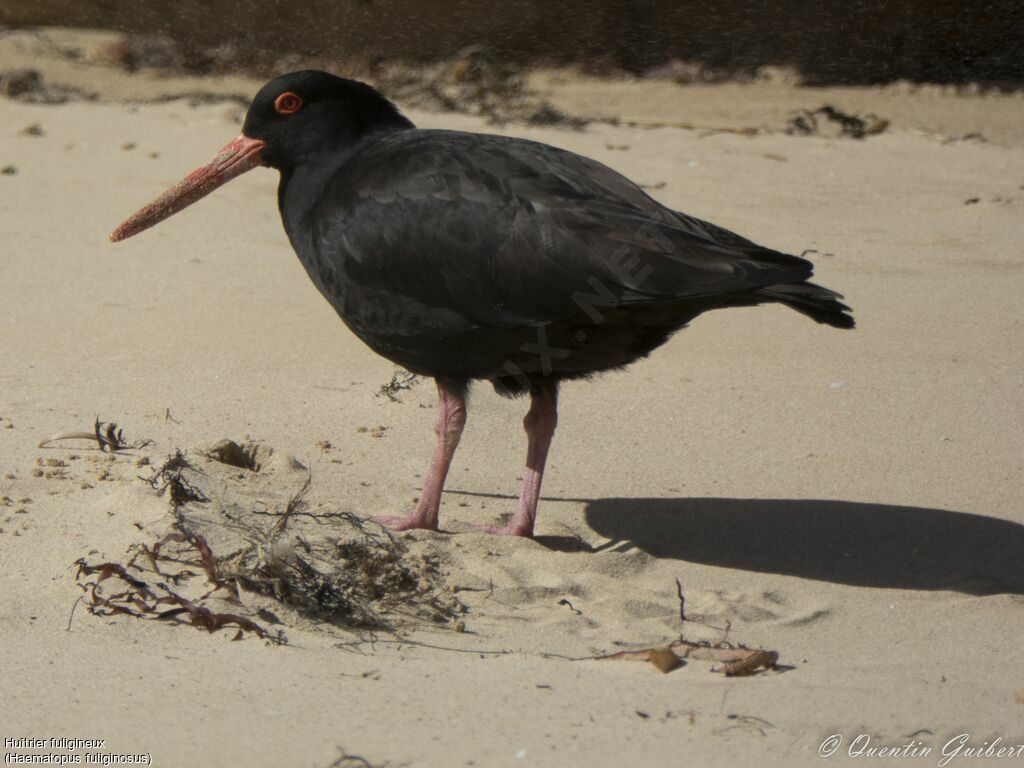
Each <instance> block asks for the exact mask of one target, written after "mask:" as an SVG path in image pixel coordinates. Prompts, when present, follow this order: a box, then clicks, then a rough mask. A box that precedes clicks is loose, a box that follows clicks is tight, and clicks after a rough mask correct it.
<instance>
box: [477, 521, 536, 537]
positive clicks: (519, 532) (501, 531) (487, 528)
mask: <svg viewBox="0 0 1024 768" xmlns="http://www.w3.org/2000/svg"><path fill="white" fill-rule="evenodd" d="M473 530H474V531H479V532H480V533H493V534H495V535H497V536H522V537H523V538H526V539H532V538H533V523H532V522H531V523H530V524H529V525H521V524H518V523H517V522H516V521H515V520H512V521H510V522H508V523H506V524H505V525H474V526H473Z"/></svg>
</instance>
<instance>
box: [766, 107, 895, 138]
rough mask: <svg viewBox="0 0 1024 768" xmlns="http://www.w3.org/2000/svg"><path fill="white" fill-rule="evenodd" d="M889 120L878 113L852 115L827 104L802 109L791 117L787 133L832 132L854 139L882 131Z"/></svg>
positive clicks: (814, 134) (825, 133)
mask: <svg viewBox="0 0 1024 768" xmlns="http://www.w3.org/2000/svg"><path fill="white" fill-rule="evenodd" d="M888 127H889V121H888V120H886V119H885V118H884V117H879V116H878V115H873V114H868V115H851V114H848V113H846V112H843V111H842V110H840V109H836V108H835V107H833V106H831V105H829V104H826V105H824V106H822V107H818V109H815V110H808V109H802V110H800V111H799V112H797V113H796V114H794V115H793V117H791V118H790V120H789V123H788V124H787V125H786V133H788V134H790V135H791V136H817V135H828V134H830V132H831V133H832V134H835V133H837V132H838V135H839V136H848V137H850V138H853V139H863V138H864V137H866V136H873V135H875V134H878V133H882V132H883V131H885V129H886V128H888Z"/></svg>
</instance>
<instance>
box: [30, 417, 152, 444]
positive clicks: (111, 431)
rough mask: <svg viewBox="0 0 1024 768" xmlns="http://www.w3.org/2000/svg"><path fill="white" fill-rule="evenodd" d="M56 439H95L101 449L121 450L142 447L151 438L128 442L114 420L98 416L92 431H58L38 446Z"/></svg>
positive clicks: (149, 441) (148, 442)
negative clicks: (108, 420) (103, 419)
mask: <svg viewBox="0 0 1024 768" xmlns="http://www.w3.org/2000/svg"><path fill="white" fill-rule="evenodd" d="M57 440H95V441H96V445H97V446H99V449H100V450H101V451H110V452H111V453H113V452H114V451H123V450H126V449H129V448H144V447H146V446H147V445H149V444H150V443H151V442H153V441H152V440H137V441H136V442H134V443H130V444H129V443H128V442H127V441H126V440H125V439H124V430H123V429H119V428H118V426H117V424H115V423H114V422H112V421H110V422H106V421H100V418H99V416H97V417H96V422H95V423H94V424H93V429H92V432H85V431H82V430H79V431H75V432H58V433H57V434H56V435H53V436H52V437H48V438H46V439H45V440H43V441H41V442H40V443H39V447H40V448H45V447H46V446H47V445H49V444H50V443H53V442H56V441H57Z"/></svg>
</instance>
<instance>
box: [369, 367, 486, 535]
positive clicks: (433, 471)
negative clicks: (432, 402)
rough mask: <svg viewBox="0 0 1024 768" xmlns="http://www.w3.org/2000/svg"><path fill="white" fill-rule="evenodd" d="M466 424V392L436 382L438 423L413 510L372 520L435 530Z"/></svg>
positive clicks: (397, 526) (400, 528)
mask: <svg viewBox="0 0 1024 768" xmlns="http://www.w3.org/2000/svg"><path fill="white" fill-rule="evenodd" d="M465 426H466V395H465V391H464V390H463V389H460V388H456V387H451V386H447V385H445V384H442V383H441V382H440V381H438V382H437V422H436V423H435V424H434V432H436V433H437V446H436V447H435V448H434V457H433V458H432V459H431V461H430V469H429V470H427V476H426V477H425V478H424V479H423V491H422V493H420V498H419V501H418V502H416V509H414V510H413V511H412V513H411V514H410V515H409V516H408V517H375V518H373V519H374V520H376V521H377V522H378V523H381V524H382V525H386V526H387V527H389V528H392V529H394V530H396V531H407V530H409V529H410V528H426V529H428V530H431V531H436V530H437V515H438V511H439V510H440V508H441V493H442V492H443V491H444V481H445V478H446V477H448V468H449V467H450V466H451V463H452V456H454V455H455V449H456V448H458V447H459V438H461V437H462V430H463V428H464V427H465Z"/></svg>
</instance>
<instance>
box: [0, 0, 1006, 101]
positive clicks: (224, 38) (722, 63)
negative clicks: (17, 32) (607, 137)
mask: <svg viewBox="0 0 1024 768" xmlns="http://www.w3.org/2000/svg"><path fill="white" fill-rule="evenodd" d="M0 24H5V25H60V26H79V27H92V28H99V29H115V30H121V31H125V32H135V33H159V34H165V35H168V36H170V37H171V38H173V39H174V40H175V41H176V42H177V43H178V45H179V46H181V48H182V50H183V51H184V52H185V60H186V64H187V65H190V66H192V67H194V68H195V67H200V68H201V67H203V66H210V62H212V61H217V60H220V61H231V62H234V63H236V64H241V65H249V66H252V65H262V66H264V67H266V66H269V65H273V64H274V63H275V62H277V61H278V60H279V59H281V58H283V57H286V56H287V55H289V54H295V55H297V56H298V57H302V58H308V57H325V58H327V59H333V60H339V61H344V60H350V61H363V62H364V63H365V65H366V66H372V65H373V63H374V62H375V61H379V60H386V59H392V58H394V59H405V60H410V61H433V60H438V59H444V58H448V57H451V56H453V55H454V54H456V53H457V52H458V51H460V50H461V49H463V48H465V47H466V46H469V45H482V46H485V47H487V48H488V49H489V50H491V51H492V52H493V54H494V55H495V56H498V57H500V58H502V59H504V60H507V61H510V62H516V63H521V64H527V63H531V64H536V63H551V64H572V63H581V64H585V65H588V66H591V67H595V68H601V67H608V68H620V69H625V70H627V71H631V72H642V71H645V70H647V69H649V68H651V67H655V66H658V65H661V64H664V63H666V62H668V61H671V60H681V61H686V62H695V63H698V64H700V65H701V66H702V67H703V69H699V70H698V73H697V77H698V78H699V77H703V76H706V74H707V73H710V74H714V73H718V75H720V76H723V77H724V76H729V77H735V76H742V75H744V74H746V73H753V72H756V70H757V69H758V68H760V67H763V66H783V67H793V68H795V69H796V70H798V71H799V72H800V73H801V74H802V76H803V78H804V81H805V82H807V83H814V84H825V83H830V84H873V83H881V82H888V81H892V80H897V79H909V80H914V81H919V82H941V83H964V82H969V81H982V82H990V83H1001V84H1006V85H1012V84H1019V83H1021V82H1024V3H1021V2H1020V1H1019V0H991V1H990V2H983V3H969V2H966V1H965V0H874V1H873V2H871V1H868V2H861V3H810V2H800V1H799V0H755V1H754V2H749V3H743V4H728V7H725V8H717V7H715V4H714V3H707V2H694V1H693V0H683V1H681V2H673V1H672V0H631V1H628V2H621V1H620V0H587V1H586V2H583V1H582V0H566V1H565V2H562V3H559V4H556V5H552V4H550V3H548V2H547V0H520V2H517V3H514V4H507V5H504V6H499V7H498V9H496V8H495V7H494V6H491V5H489V4H486V3H477V2H471V1H470V0H420V1H418V2H414V1H413V0H346V1H345V2H337V0H311V2H306V3H294V4H292V3H283V2H279V0H212V1H211V2H206V3H178V2H174V0H74V2H69V1H57V0H54V1H53V2H48V3H39V2H36V0H5V2H4V3H3V6H2V7H0ZM212 49H219V50H220V52H221V56H220V57H219V59H218V57H217V56H213V57H211V56H210V54H209V51H211V50H212ZM296 63H297V62H296ZM702 73H705V74H702Z"/></svg>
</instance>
